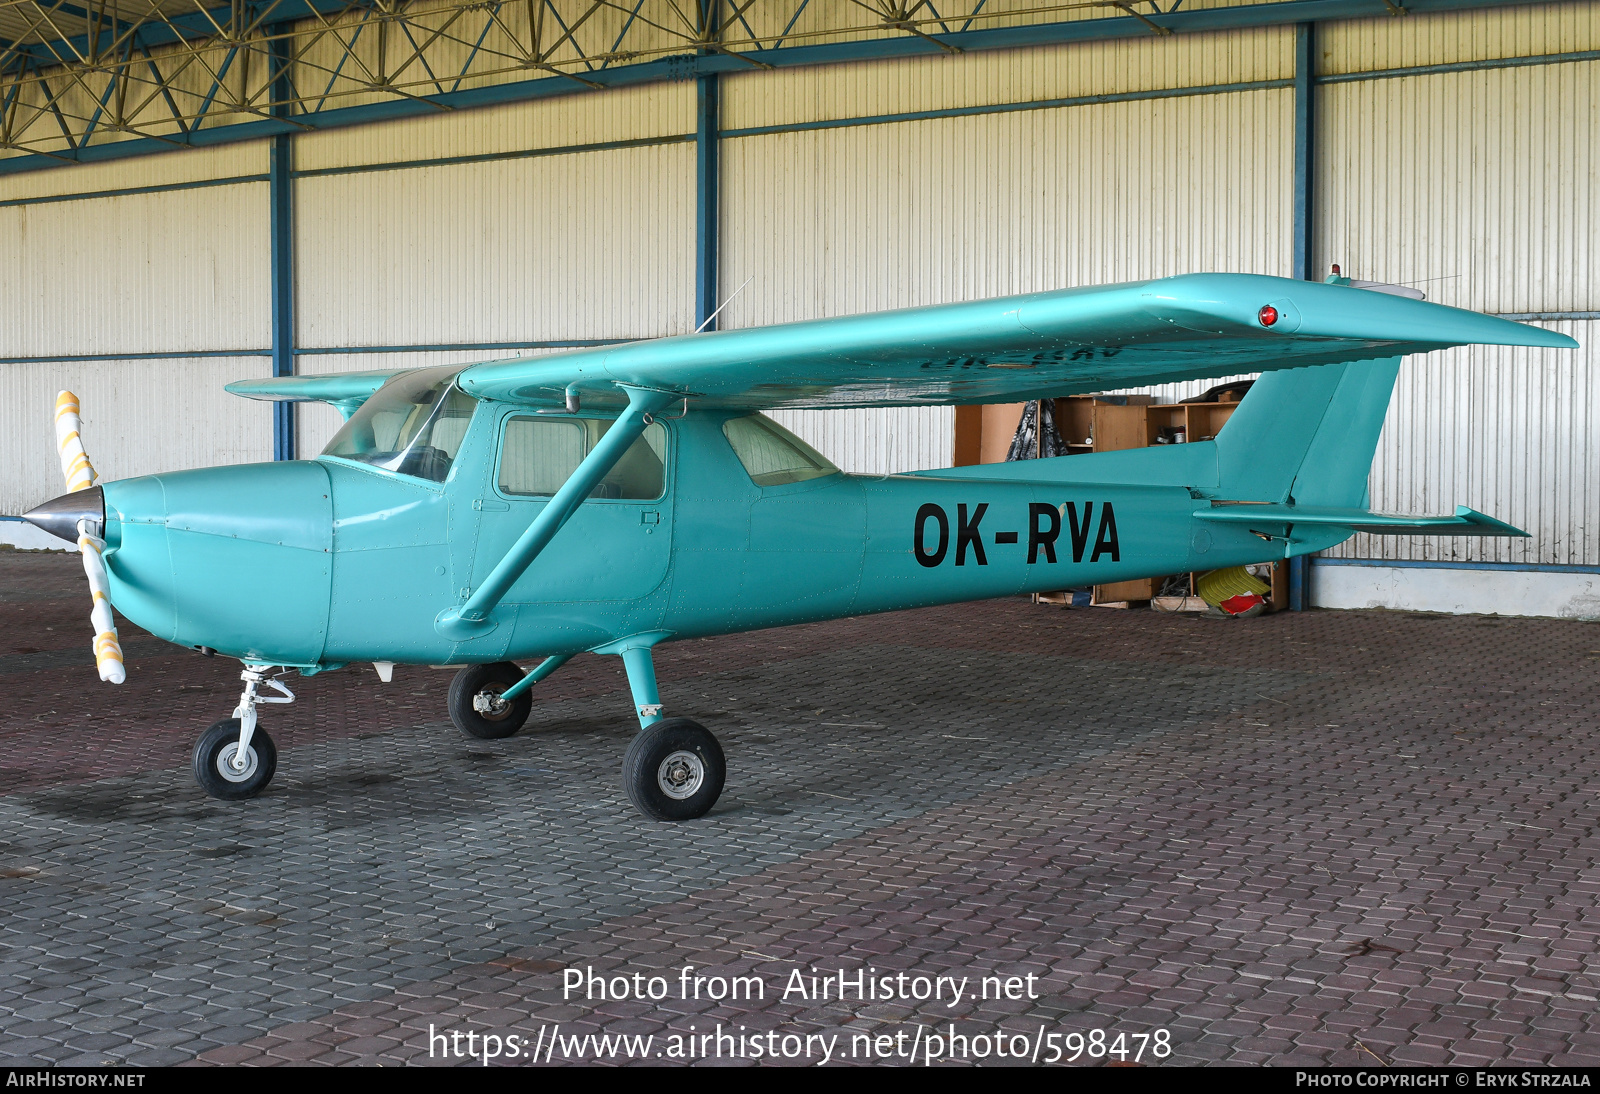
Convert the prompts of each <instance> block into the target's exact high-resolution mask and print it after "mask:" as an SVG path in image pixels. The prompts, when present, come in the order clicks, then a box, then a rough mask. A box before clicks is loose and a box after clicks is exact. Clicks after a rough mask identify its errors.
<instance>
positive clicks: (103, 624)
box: [78, 520, 128, 684]
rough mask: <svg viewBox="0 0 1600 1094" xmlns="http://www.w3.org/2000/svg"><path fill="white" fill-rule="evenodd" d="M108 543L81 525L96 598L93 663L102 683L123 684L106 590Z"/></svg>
mask: <svg viewBox="0 0 1600 1094" xmlns="http://www.w3.org/2000/svg"><path fill="white" fill-rule="evenodd" d="M105 549H106V541H105V540H103V539H101V538H100V537H99V536H95V535H91V534H90V532H89V522H88V521H86V520H83V521H79V522H78V550H79V552H81V553H82V555H83V572H84V573H85V574H86V575H87V576H88V578H89V592H90V594H91V595H92V596H93V597H94V610H93V611H91V612H90V613H89V622H91V623H93V624H94V663H95V667H96V668H98V669H99V670H100V679H102V680H109V681H111V682H112V683H113V684H120V683H122V682H123V681H124V680H126V679H127V678H128V673H127V670H126V669H125V668H124V667H123V664H122V643H120V642H118V641H117V624H116V622H115V620H113V619H112V617H111V593H110V590H109V589H108V588H107V587H106V564H105V562H104V561H103V560H102V559H101V558H100V552H102V551H104V550H105Z"/></svg>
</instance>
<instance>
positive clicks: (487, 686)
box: [450, 661, 533, 741]
mask: <svg viewBox="0 0 1600 1094" xmlns="http://www.w3.org/2000/svg"><path fill="white" fill-rule="evenodd" d="M524 675H525V673H523V671H522V670H521V669H519V668H518V667H517V666H516V665H513V664H512V663H511V662H510V661H498V662H496V663H495V664H493V665H468V666H467V667H466V668H464V669H462V670H461V671H460V672H458V673H456V678H455V679H454V680H452V681H450V720H451V721H452V722H454V723H455V724H456V728H457V729H459V730H460V731H461V732H463V733H465V734H466V735H467V736H469V737H477V738H478V739H479V740H484V741H494V740H499V739H500V738H501V737H509V736H511V735H512V734H513V733H515V732H516V731H517V730H519V729H521V728H522V727H523V725H525V724H526V723H527V721H528V715H529V714H531V713H532V712H533V694H532V692H527V691H525V692H523V693H522V694H521V695H519V696H517V697H516V698H515V699H513V700H511V701H510V702H509V703H507V702H503V701H500V693H501V692H502V691H505V690H506V689H507V688H509V687H510V686H511V685H512V684H515V683H516V682H517V681H518V680H521V679H522V677H523V676H524ZM479 695H486V696H489V697H490V698H491V699H492V700H495V701H500V703H499V705H500V709H498V710H494V709H491V710H487V711H483V710H478V709H477V708H475V707H474V706H473V705H472V701H473V699H475V698H476V697H477V696H479Z"/></svg>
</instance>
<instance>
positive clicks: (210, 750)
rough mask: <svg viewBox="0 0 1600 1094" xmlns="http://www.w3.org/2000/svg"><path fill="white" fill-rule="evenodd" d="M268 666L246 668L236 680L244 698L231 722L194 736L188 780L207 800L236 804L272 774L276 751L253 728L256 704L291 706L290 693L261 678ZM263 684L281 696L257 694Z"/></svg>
mask: <svg viewBox="0 0 1600 1094" xmlns="http://www.w3.org/2000/svg"><path fill="white" fill-rule="evenodd" d="M272 667H273V666H271V665H254V666H252V665H246V666H245V669H244V671H243V672H242V673H240V674H239V678H240V679H241V680H243V681H244V693H243V694H242V695H240V696H239V705H238V706H237V707H235V708H234V711H233V717H232V718H224V719H223V720H222V721H220V722H217V723H216V724H214V725H213V726H211V728H210V729H207V730H206V731H205V732H204V733H202V734H201V735H200V739H199V740H198V741H196V742H195V746H194V777H195V781H196V782H198V783H199V784H200V788H201V789H202V790H204V791H205V792H206V793H207V794H209V795H211V796H212V797H213V798H221V799H222V800H224V801H241V800H243V799H245V798H253V797H255V796H256V795H257V794H259V793H261V791H262V790H264V789H266V786H267V784H268V783H269V782H271V781H272V775H273V773H274V772H275V771H277V769H278V749H277V746H276V745H274V744H273V743H272V738H271V737H269V736H268V735H267V731H266V730H264V729H259V728H257V726H256V707H257V706H259V705H260V704H262V703H292V702H294V692H292V691H290V690H289V689H288V688H286V687H284V686H283V685H282V684H280V683H279V682H278V681H277V680H273V679H269V678H268V676H267V672H268V670H270V669H271V668H272ZM263 684H265V685H266V686H267V687H269V688H272V689H273V690H274V691H278V692H281V693H282V694H281V695H262V694H260V688H261V686H262V685H263Z"/></svg>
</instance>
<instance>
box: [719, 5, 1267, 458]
mask: <svg viewBox="0 0 1600 1094" xmlns="http://www.w3.org/2000/svg"><path fill="white" fill-rule="evenodd" d="M1292 45H1293V34H1292V31H1285V30H1281V29H1280V30H1271V31H1256V32H1250V33H1247V34H1243V35H1238V36H1231V37H1228V38H1226V39H1225V40H1224V39H1222V38H1220V37H1219V36H1212V35H1197V36H1193V37H1189V38H1185V39H1182V40H1179V41H1177V42H1146V41H1132V42H1114V43H1105V44H1093V45H1083V46H1072V47H1056V48H1049V49H1029V50H1019V51H1014V52H1008V53H997V54H967V55H963V56H958V57H936V58H923V59H917V60H915V61H906V62H893V63H887V62H886V63H871V64H862V65H854V66H850V67H849V68H848V69H846V70H842V71H841V70H838V69H801V70H791V71H784V72H778V73H758V74H752V75H748V76H739V77H737V78H733V79H729V80H727V81H726V82H725V85H724V92H723V95H724V99H723V102H724V106H723V110H724V115H723V125H724V127H725V128H726V129H729V130H734V131H738V130H739V129H741V128H747V127H752V126H766V125H794V124H807V123H811V122H815V121H819V120H825V119H835V118H839V117H849V116H861V115H874V116H876V115H880V114H883V113H890V112H896V111H907V110H918V111H920V110H930V109H937V110H946V109H953V108H955V109H964V108H971V107H982V106H985V105H992V104H995V103H1007V102H1019V101H1024V102H1026V101H1038V100H1041V99H1056V98H1067V97H1076V96H1084V95H1100V94H1110V93H1121V92H1126V91H1141V90H1146V89H1150V88H1157V87H1174V86H1176V87H1196V86H1205V85H1215V84H1236V83H1241V82H1255V81H1270V80H1279V79H1282V78H1284V77H1285V76H1286V75H1288V74H1289V67H1288V66H1290V65H1291V64H1292ZM1292 105H1293V103H1292V92H1290V91H1289V90H1287V89H1271V90H1252V91H1234V92H1229V93H1222V94H1204V95H1192V96H1186V97H1176V98H1159V99H1147V100H1138V101H1131V102H1118V103H1104V104H1092V105H1090V104H1086V105H1077V106H1067V107H1054V108H1048V109H1032V110H1026V111H1016V112H1008V113H988V114H975V115H967V116H956V117H943V118H935V119H928V120H919V121H907V122H896V123H887V124H878V125H866V126H852V127H847V128H823V129H802V130H797V131H790V132H782V133H771V134H761V135H751V136H742V137H733V138H731V139H729V140H727V141H725V142H724V145H723V152H722V155H723V165H724V166H723V172H722V187H723V192H722V202H723V221H722V223H723V229H722V231H723V247H722V284H723V285H724V286H725V287H726V288H727V289H729V290H731V289H733V288H736V287H737V286H739V285H740V284H742V283H743V282H744V281H745V280H746V278H750V279H751V283H750V287H749V288H748V289H746V290H745V292H743V293H742V294H741V295H740V296H739V297H738V298H737V299H736V300H734V302H733V303H732V304H731V305H729V307H728V310H727V312H725V313H724V314H725V315H726V317H727V319H726V322H725V324H724V325H725V326H749V325H757V324H761V323H775V322H784V321H788V320H797V319H808V318H814V317H820V316H830V315H848V314H852V313H855V312H865V311H875V310H879V309H883V308H897V307H913V306H918V305H924V304H939V303H946V302H949V301H956V300H969V299H974V298H981V297H987V296H1000V295H1005V294H1010V293H1023V292H1035V291H1039V290H1044V289H1053V288H1062V287H1066V286H1072V285H1084V284H1098V283H1104V282H1108V281H1131V280H1138V279H1141V278H1147V277H1159V276H1163V275H1166V274H1173V273H1180V272H1184V271H1188V270H1194V269H1215V270H1241V271H1254V272H1267V273H1280V274H1281V273H1287V272H1288V254H1289V244H1288V239H1289V224H1290V206H1289V201H1290V190H1289V183H1290V180H1291V178H1292V174H1293V172H1292V163H1293V160H1292V156H1293V118H1292V113H1291V112H1292ZM779 417H780V418H781V419H782V420H783V421H784V422H785V423H786V424H788V425H790V427H791V428H793V429H794V430H795V431H796V432H798V433H800V434H801V435H802V436H804V437H806V439H807V440H809V441H810V442H811V443H812V444H814V445H816V446H817V447H818V448H819V449H820V450H822V451H823V452H824V453H825V454H826V455H827V456H828V457H829V458H830V459H832V460H834V461H835V462H836V463H838V464H839V465H840V466H841V467H844V468H845V469H847V470H852V471H862V472H872V473H884V472H892V471H905V470H912V469H916V468H922V467H931V466H943V465H945V464H948V463H949V462H950V459H951V449H952V443H953V421H954V416H953V415H952V413H951V412H950V411H949V410H948V409H946V408H938V409H928V410H894V411H878V410H865V411H856V410H852V411H818V412H788V413H785V414H782V415H779Z"/></svg>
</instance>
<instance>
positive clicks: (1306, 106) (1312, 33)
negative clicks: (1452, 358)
mask: <svg viewBox="0 0 1600 1094" xmlns="http://www.w3.org/2000/svg"><path fill="white" fill-rule="evenodd" d="M1316 151H1317V25H1316V24H1315V23H1301V24H1300V25H1299V26H1297V27H1296V28H1295V37H1294V198H1293V200H1294V227H1293V236H1294V238H1293V247H1294V255H1293V260H1292V267H1293V268H1292V272H1291V273H1290V275H1289V276H1291V277H1295V278H1299V279H1300V280H1301V281H1315V280H1317V274H1316V270H1315V269H1314V268H1313V267H1312V262H1313V261H1314V259H1313V253H1312V247H1313V245H1314V243H1315V238H1314V236H1315V231H1316V219H1315V213H1316V206H1315V197H1316V189H1317V188H1316V181H1317V176H1316ZM1310 584H1311V557H1310V556H1309V555H1296V556H1295V557H1294V558H1291V559H1290V560H1289V610H1290V611H1295V612H1299V611H1304V610H1305V609H1306V608H1307V607H1309V606H1310V602H1311V596H1310V593H1311V589H1310Z"/></svg>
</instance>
